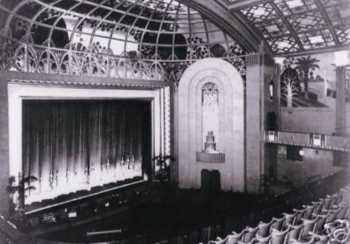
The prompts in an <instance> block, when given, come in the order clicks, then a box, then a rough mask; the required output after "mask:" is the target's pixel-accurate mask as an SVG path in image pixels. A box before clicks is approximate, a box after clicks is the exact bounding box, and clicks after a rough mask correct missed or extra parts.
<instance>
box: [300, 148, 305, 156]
mask: <svg viewBox="0 0 350 244" xmlns="http://www.w3.org/2000/svg"><path fill="white" fill-rule="evenodd" d="M304 154H305V152H304V149H300V150H299V155H300V156H301V157H303V156H304Z"/></svg>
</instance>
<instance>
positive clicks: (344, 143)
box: [265, 131, 350, 152]
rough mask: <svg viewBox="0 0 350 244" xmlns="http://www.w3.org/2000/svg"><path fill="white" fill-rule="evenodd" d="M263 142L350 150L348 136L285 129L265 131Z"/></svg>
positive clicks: (349, 138)
mask: <svg viewBox="0 0 350 244" xmlns="http://www.w3.org/2000/svg"><path fill="white" fill-rule="evenodd" d="M265 142H267V143H274V144H282V145H293V146H302V147H309V148H315V149H323V150H332V151H343V152H350V137H343V136H333V135H322V134H313V133H296V132H285V131H266V133H265Z"/></svg>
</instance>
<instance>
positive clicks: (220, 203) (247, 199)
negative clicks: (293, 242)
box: [41, 172, 348, 243]
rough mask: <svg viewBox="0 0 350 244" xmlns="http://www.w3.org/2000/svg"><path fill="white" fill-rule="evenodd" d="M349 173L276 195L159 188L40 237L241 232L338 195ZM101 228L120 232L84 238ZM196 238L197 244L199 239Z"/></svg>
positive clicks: (146, 237) (148, 238) (145, 239)
mask: <svg viewBox="0 0 350 244" xmlns="http://www.w3.org/2000/svg"><path fill="white" fill-rule="evenodd" d="M347 175H348V174H347V173H346V172H339V173H337V174H335V175H333V176H331V177H328V178H326V179H322V180H320V181H316V182H312V183H310V184H308V185H306V186H305V187H303V188H299V189H295V190H293V191H291V192H289V193H287V194H285V195H281V196H278V197H274V196H266V195H260V196H256V195H247V194H242V193H215V192H212V193H210V192H203V191H198V190H186V191H181V190H177V189H176V188H174V187H171V186H169V185H162V186H160V185H157V186H155V187H156V188H157V191H158V192H159V198H157V199H154V200H153V201H149V202H145V203H143V204H139V205H135V206H131V207H130V208H128V209H127V210H126V211H123V212H119V213H118V214H116V215H110V216H105V217H104V218H103V220H99V221H95V222H93V223H92V224H91V223H90V224H83V225H81V226H74V224H72V225H71V226H70V228H68V229H66V230H65V231H63V232H62V231H61V232H55V233H50V234H48V235H44V236H41V237H42V238H45V239H46V238H47V239H51V240H61V241H80V242H84V243H90V242H97V241H99V242H101V241H111V240H118V239H124V240H129V241H130V243H152V242H154V241H159V240H163V239H171V238H172V237H175V236H183V235H185V234H189V233H193V232H196V231H197V232H198V233H200V232H201V229H202V228H204V227H207V226H213V227H217V232H216V233H215V234H216V235H223V236H224V235H226V234H227V233H228V232H230V231H232V230H235V231H240V230H241V229H242V228H244V227H245V226H246V225H250V226H255V225H257V223H258V222H259V221H260V220H262V221H269V220H270V219H271V217H272V216H279V215H280V214H281V213H282V212H290V211H292V209H293V208H298V207H301V205H302V204H306V203H309V202H310V201H313V200H318V199H319V198H320V197H323V196H325V195H326V194H329V193H333V192H336V191H337V190H338V189H339V188H340V187H341V186H343V185H345V184H347ZM100 230H119V231H120V233H118V234H110V235H95V236H94V237H91V236H90V237H87V236H86V233H87V232H92V231H100ZM198 238H199V240H200V236H199V237H198ZM136 239H138V240H137V241H136ZM141 240H142V241H141ZM127 243H129V242H127Z"/></svg>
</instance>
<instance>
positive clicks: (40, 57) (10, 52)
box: [0, 33, 252, 83]
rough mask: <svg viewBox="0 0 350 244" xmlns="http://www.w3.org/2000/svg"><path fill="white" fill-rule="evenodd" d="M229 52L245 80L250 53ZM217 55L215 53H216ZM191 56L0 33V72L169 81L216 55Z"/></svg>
mask: <svg viewBox="0 0 350 244" xmlns="http://www.w3.org/2000/svg"><path fill="white" fill-rule="evenodd" d="M200 47H201V46H200ZM249 55H252V54H244V55H237V54H235V53H234V52H229V53H227V55H225V56H223V57H221V58H222V59H224V60H226V61H227V62H229V63H231V64H232V65H233V66H235V67H236V69H237V70H238V71H239V72H240V74H241V76H242V77H243V79H244V80H245V75H246V62H245V58H246V56H249ZM214 56H215V55H214ZM214 56H213V54H211V53H210V52H208V55H207V56H201V55H199V54H196V55H190V56H189V58H186V59H179V60H163V59H157V58H156V57H154V58H151V59H150V58H139V57H135V58H132V57H129V56H127V55H124V56H122V55H114V54H112V53H110V52H108V51H103V52H97V51H94V50H88V51H86V50H84V51H83V50H77V46H76V45H72V46H71V48H56V47H47V46H42V45H36V44H33V43H31V42H24V41H18V40H16V39H13V38H10V37H5V36H3V35H2V33H0V71H5V72H6V71H19V72H31V73H49V74H63V75H65V74H67V75H89V76H97V77H108V78H116V79H118V78H123V79H133V80H167V81H173V82H175V83H176V82H178V81H179V80H180V78H181V75H182V73H183V72H184V70H185V69H186V68H187V67H188V66H189V65H191V64H192V63H194V62H195V61H196V60H199V59H202V58H206V57H214Z"/></svg>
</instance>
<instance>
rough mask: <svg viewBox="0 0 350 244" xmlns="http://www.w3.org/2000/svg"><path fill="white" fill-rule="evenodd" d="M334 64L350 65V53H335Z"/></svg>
mask: <svg viewBox="0 0 350 244" xmlns="http://www.w3.org/2000/svg"><path fill="white" fill-rule="evenodd" d="M334 62H335V65H336V66H346V65H349V63H350V62H349V51H345V50H344V51H338V52H335V53H334Z"/></svg>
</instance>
